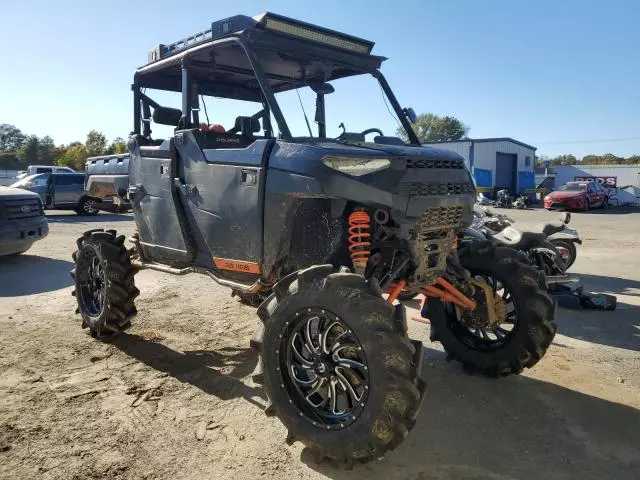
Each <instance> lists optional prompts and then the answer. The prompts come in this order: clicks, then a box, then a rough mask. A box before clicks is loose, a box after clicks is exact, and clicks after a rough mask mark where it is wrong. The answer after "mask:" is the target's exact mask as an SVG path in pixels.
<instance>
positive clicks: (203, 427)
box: [196, 420, 207, 440]
mask: <svg viewBox="0 0 640 480" xmlns="http://www.w3.org/2000/svg"><path fill="white" fill-rule="evenodd" d="M206 433H207V422H205V421H204V420H203V421H202V422H200V423H198V428H197V429H196V438H197V439H198V440H204V437H205V435H206Z"/></svg>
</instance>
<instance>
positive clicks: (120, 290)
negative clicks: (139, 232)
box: [70, 229, 140, 339]
mask: <svg viewBox="0 0 640 480" xmlns="http://www.w3.org/2000/svg"><path fill="white" fill-rule="evenodd" d="M124 240H125V237H124V235H120V236H116V232H115V231H114V230H108V231H106V232H105V231H104V230H102V229H99V230H90V231H87V232H85V233H84V235H83V236H82V237H80V238H78V240H77V242H76V243H77V245H78V250H76V251H75V252H74V253H73V255H72V258H73V261H74V262H75V268H74V269H73V270H71V272H70V273H71V277H72V278H73V279H74V284H75V289H74V290H73V292H72V294H73V295H74V296H75V297H76V300H77V304H78V308H77V309H76V313H79V314H80V316H81V317H82V328H88V329H89V332H90V334H91V336H93V337H95V338H98V339H107V338H109V337H113V336H114V335H116V334H118V333H120V332H123V331H124V330H126V329H127V328H129V327H130V326H131V319H132V318H133V316H134V315H135V314H136V313H137V312H136V307H135V304H134V300H135V298H136V297H137V296H138V295H139V293H140V292H139V291H138V289H137V288H136V286H135V282H134V275H135V273H136V269H135V267H134V266H133V265H132V264H131V261H130V259H129V256H128V254H127V251H126V249H125V247H124ZM92 265H96V266H97V268H99V269H100V272H102V275H101V278H102V280H100V281H99V282H100V285H101V294H100V295H99V296H100V298H101V299H102V300H101V301H100V302H99V306H96V303H92V301H91V300H92V298H91V297H90V294H89V293H88V292H87V287H86V285H87V283H88V278H89V274H90V269H91V268H92Z"/></svg>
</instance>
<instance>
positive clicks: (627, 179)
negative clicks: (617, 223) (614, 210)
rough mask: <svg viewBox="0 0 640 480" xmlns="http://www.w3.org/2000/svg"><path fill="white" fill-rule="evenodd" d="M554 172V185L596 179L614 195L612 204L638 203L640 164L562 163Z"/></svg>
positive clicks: (639, 195)
mask: <svg viewBox="0 0 640 480" xmlns="http://www.w3.org/2000/svg"><path fill="white" fill-rule="evenodd" d="M555 172H556V178H555V186H556V187H559V186H561V185H564V184H565V183H567V182H571V181H574V180H596V181H599V182H600V183H602V185H603V186H604V187H605V188H607V189H608V190H609V195H610V196H614V198H615V203H614V204H619V205H625V204H627V205H638V204H640V165H564V166H557V167H555ZM621 187H627V188H623V189H621Z"/></svg>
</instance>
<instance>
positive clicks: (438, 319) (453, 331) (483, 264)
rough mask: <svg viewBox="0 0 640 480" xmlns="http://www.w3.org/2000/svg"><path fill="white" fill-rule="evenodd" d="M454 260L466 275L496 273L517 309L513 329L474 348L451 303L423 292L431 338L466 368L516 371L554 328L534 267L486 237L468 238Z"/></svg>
mask: <svg viewBox="0 0 640 480" xmlns="http://www.w3.org/2000/svg"><path fill="white" fill-rule="evenodd" d="M459 257H460V263H461V264H462V266H463V267H464V268H466V269H467V270H469V272H471V274H472V275H482V274H484V275H487V276H493V277H496V278H499V279H500V281H501V282H502V283H503V284H505V285H506V286H508V288H509V290H510V291H511V294H512V295H513V299H514V303H515V306H516V309H517V312H518V318H517V323H516V325H515V327H514V331H513V334H512V335H510V337H509V338H508V340H507V341H506V342H505V343H504V344H503V345H502V346H498V347H495V348H494V349H488V350H481V349H474V348H472V347H470V346H469V345H468V342H465V341H463V339H462V336H463V335H462V334H463V332H464V330H463V329H464V328H466V327H464V326H463V325H462V324H461V323H460V322H459V320H458V318H457V315H456V313H455V309H454V308H453V306H452V305H451V304H445V303H443V302H441V301H440V300H439V299H436V298H429V300H428V302H427V308H426V311H425V314H426V315H425V316H427V317H428V318H429V319H430V320H431V340H432V341H439V342H440V343H442V345H443V346H444V349H445V352H446V353H447V357H448V358H449V359H452V360H456V361H458V362H460V363H462V365H463V367H464V370H465V371H467V372H468V373H473V374H481V375H485V376H488V377H502V376H506V375H511V374H519V373H520V372H522V370H523V369H524V368H531V367H533V366H534V365H535V364H536V363H538V362H539V361H540V359H541V358H542V357H543V356H544V354H545V353H546V351H547V348H548V347H549V345H550V344H551V342H552V340H553V337H554V336H555V333H556V324H555V303H554V301H553V300H552V299H551V297H549V295H548V294H547V293H546V289H545V285H544V282H543V281H541V278H540V272H539V271H537V270H536V269H535V268H533V267H531V266H530V265H526V264H524V263H522V262H521V261H519V260H518V255H517V252H516V251H514V250H512V249H509V248H504V247H495V246H493V245H492V244H491V243H490V242H481V243H473V244H471V245H470V246H468V247H466V248H464V249H463V250H461V251H460V252H459Z"/></svg>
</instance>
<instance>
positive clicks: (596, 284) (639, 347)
mask: <svg viewBox="0 0 640 480" xmlns="http://www.w3.org/2000/svg"><path fill="white" fill-rule="evenodd" d="M578 276H579V277H580V284H581V285H583V286H584V291H585V292H596V293H600V292H602V293H609V294H612V295H627V296H631V297H640V282H638V281H636V280H628V279H624V278H617V277H605V276H601V275H587V274H578ZM570 304H575V308H570V309H569V308H559V309H558V316H557V322H558V332H559V333H561V334H562V335H566V336H568V337H572V338H576V339H579V340H584V341H588V342H591V343H599V344H601V345H609V346H612V347H618V348H625V349H627V350H634V351H640V306H639V305H631V304H629V303H625V302H622V301H620V299H618V304H617V308H616V310H613V311H598V310H587V309H583V308H581V307H580V306H579V301H578V300H577V299H576V298H572V297H565V299H563V300H562V303H561V305H563V306H568V305H570Z"/></svg>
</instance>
